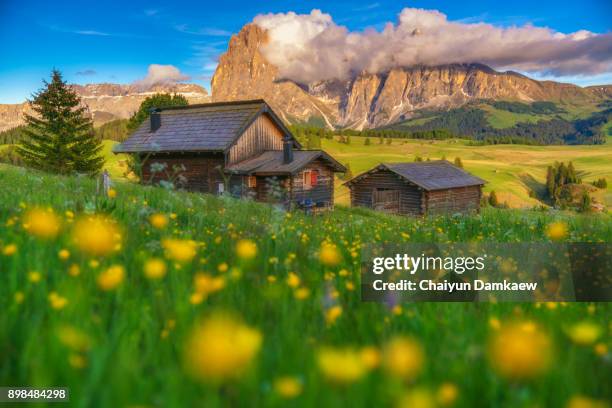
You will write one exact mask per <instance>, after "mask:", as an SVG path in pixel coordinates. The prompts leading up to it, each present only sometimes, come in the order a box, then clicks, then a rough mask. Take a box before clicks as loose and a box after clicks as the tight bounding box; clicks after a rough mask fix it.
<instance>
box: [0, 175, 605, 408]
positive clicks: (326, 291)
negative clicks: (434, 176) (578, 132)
mask: <svg viewBox="0 0 612 408" xmlns="http://www.w3.org/2000/svg"><path fill="white" fill-rule="evenodd" d="M611 238H612V218H610V216H609V215H593V216H577V215H569V214H562V213H546V212H535V211H518V210H495V209H489V210H487V211H485V212H484V213H483V214H481V215H479V216H471V217H452V216H448V217H439V218H430V219H418V220H415V219H407V218H398V217H393V216H385V215H381V214H376V213H373V212H370V211H366V210H361V209H359V210H358V209H346V208H338V209H336V210H334V211H332V212H330V213H328V214H324V215H320V216H316V217H311V216H306V215H302V214H299V213H286V212H283V211H281V210H278V209H275V208H273V207H270V206H267V205H263V204H258V203H254V202H248V201H237V200H234V199H231V198H227V197H221V198H218V197H212V196H209V195H199V194H189V193H180V192H172V191H167V190H164V189H161V188H153V187H142V186H138V185H133V184H129V183H121V184H118V185H116V186H114V189H113V190H111V192H110V194H108V195H106V196H100V195H97V194H96V186H95V182H94V181H91V180H89V179H86V178H74V177H73V178H66V177H55V176H49V175H44V174H41V173H35V172H29V171H25V170H22V169H18V168H13V167H8V166H4V167H0V307H1V310H2V313H0V385H3V386H9V385H15V386H32V387H51V386H56V387H68V388H69V389H70V400H71V404H70V405H71V406H82V407H91V406H102V407H119V406H150V407H189V406H202V407H215V406H291V407H293V406H314V405H318V406H351V407H360V406H363V407H365V406H399V407H450V406H456V407H477V406H503V407H506V406H511V407H514V406H519V407H523V406H529V407H535V406H537V407H565V406H567V407H572V408H577V407H609V406H610V405H609V402H608V401H610V400H611V399H612V390H611V388H610V379H611V378H612V353H611V351H610V349H611V347H612V337H611V334H612V333H611V331H612V323H611V322H610V315H611V313H610V312H611V310H612V308H611V307H610V305H609V304H606V303H600V304H586V303H541V304H520V303H514V304H512V303H506V304H472V303H420V304H398V305H393V306H387V305H382V304H375V303H362V302H361V300H360V292H359V285H360V280H359V262H360V249H361V246H362V244H365V243H368V242H381V243H382V242H411V241H413V242H473V241H493V242H524V241H549V240H561V241H563V240H567V241H581V242H610V240H611Z"/></svg>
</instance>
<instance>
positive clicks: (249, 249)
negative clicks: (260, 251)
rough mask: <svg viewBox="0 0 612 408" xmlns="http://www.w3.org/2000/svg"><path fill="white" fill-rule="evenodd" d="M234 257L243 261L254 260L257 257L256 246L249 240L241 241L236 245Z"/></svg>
mask: <svg viewBox="0 0 612 408" xmlns="http://www.w3.org/2000/svg"><path fill="white" fill-rule="evenodd" d="M236 255H238V257H239V258H242V259H245V260H249V259H253V258H255V256H256V255H257V244H256V243H255V242H253V241H251V240H250V239H241V240H240V241H238V243H237V244H236Z"/></svg>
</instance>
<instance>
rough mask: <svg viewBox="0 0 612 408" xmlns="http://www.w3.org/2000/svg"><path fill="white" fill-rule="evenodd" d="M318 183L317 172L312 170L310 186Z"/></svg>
mask: <svg viewBox="0 0 612 408" xmlns="http://www.w3.org/2000/svg"><path fill="white" fill-rule="evenodd" d="M318 181H319V172H318V171H317V170H312V171H311V172H310V185H311V186H316V185H317V182H318Z"/></svg>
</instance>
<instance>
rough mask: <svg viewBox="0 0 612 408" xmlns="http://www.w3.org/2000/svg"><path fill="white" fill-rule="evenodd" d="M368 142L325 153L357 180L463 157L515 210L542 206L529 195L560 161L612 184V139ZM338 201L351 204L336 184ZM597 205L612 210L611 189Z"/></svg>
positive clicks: (330, 147) (328, 143) (328, 146)
mask: <svg viewBox="0 0 612 408" xmlns="http://www.w3.org/2000/svg"><path fill="white" fill-rule="evenodd" d="M363 140H364V139H363V138H360V137H352V138H351V144H350V145H346V144H343V143H339V142H337V141H335V140H326V139H325V140H323V141H322V148H323V149H324V150H325V151H327V152H328V153H330V154H331V155H332V156H334V158H336V159H337V160H338V161H340V162H341V163H343V164H346V163H349V164H350V166H351V170H352V172H353V174H354V175H357V174H358V173H361V172H363V171H366V170H369V169H370V168H372V167H374V166H375V165H377V164H378V163H381V162H400V161H413V160H414V158H415V156H417V155H418V156H421V157H422V158H424V159H427V158H430V159H432V160H434V159H440V158H442V157H443V156H446V159H447V160H449V161H451V162H452V161H453V160H454V158H455V157H460V158H461V160H462V161H463V165H464V167H465V169H466V170H467V171H469V172H471V173H473V174H475V175H476V176H478V177H481V178H483V179H485V180H487V182H488V184H487V185H486V186H485V191H491V190H495V192H496V193H497V195H498V197H499V198H500V201H501V202H504V201H506V202H507V203H508V204H509V205H510V206H512V207H531V206H533V205H538V204H540V202H539V201H538V200H537V199H534V198H531V197H529V189H530V188H534V187H535V189H536V190H537V189H538V188H540V189H541V188H543V183H544V182H545V180H546V168H547V166H549V165H551V164H553V163H554V162H555V161H565V162H568V161H572V162H573V163H574V165H575V167H576V169H577V170H578V172H579V175H580V177H582V178H583V180H584V181H586V182H590V181H594V180H596V179H598V178H601V177H606V178H607V179H608V180H612V165H610V157H612V143H611V141H612V137H609V138H608V143H606V144H604V145H580V146H557V145H555V146H527V145H484V146H470V145H469V142H468V141H466V140H443V141H440V140H433V141H431V140H412V139H393V143H392V144H391V145H387V144H378V141H377V140H372V144H371V145H370V146H364V144H363ZM337 186H338V190H337V201H338V202H339V203H342V204H348V202H349V198H348V190H347V189H346V188H345V187H343V186H341V183H338V184H337ZM594 196H595V199H596V200H598V201H599V202H602V203H605V204H606V205H607V206H608V207H610V206H612V189H611V187H608V189H607V190H606V191H603V190H599V191H598V192H597V193H595V195H594Z"/></svg>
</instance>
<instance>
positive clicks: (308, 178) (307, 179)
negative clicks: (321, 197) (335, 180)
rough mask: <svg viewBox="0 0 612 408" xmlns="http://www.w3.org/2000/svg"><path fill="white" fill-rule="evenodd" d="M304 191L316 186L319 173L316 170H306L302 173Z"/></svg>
mask: <svg viewBox="0 0 612 408" xmlns="http://www.w3.org/2000/svg"><path fill="white" fill-rule="evenodd" d="M303 174H304V190H310V189H311V188H313V187H314V186H316V185H317V182H318V179H319V172H318V171H317V170H306V171H305V172H304V173H303Z"/></svg>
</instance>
